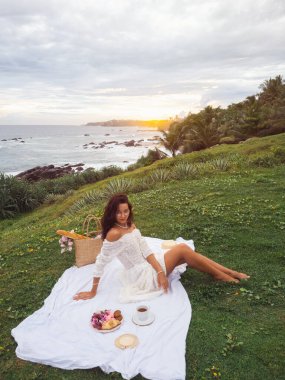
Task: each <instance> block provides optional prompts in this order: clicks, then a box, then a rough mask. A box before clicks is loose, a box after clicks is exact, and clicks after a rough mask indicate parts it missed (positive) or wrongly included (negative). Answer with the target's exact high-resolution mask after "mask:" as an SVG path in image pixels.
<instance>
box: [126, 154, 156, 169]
mask: <svg viewBox="0 0 285 380" xmlns="http://www.w3.org/2000/svg"><path fill="white" fill-rule="evenodd" d="M160 159H161V157H160V155H159V152H158V151H157V150H152V149H149V150H148V152H147V154H146V156H141V157H140V158H139V159H138V160H137V162H135V163H134V164H131V165H129V166H128V169H127V170H128V171H132V170H135V169H138V168H142V167H144V166H148V165H151V164H152V163H154V162H155V161H158V160H160Z"/></svg>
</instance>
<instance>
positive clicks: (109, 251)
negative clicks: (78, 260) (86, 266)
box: [93, 239, 124, 277]
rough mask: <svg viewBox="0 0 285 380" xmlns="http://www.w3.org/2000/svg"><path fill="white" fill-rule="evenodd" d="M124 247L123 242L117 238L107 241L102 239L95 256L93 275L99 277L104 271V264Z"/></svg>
mask: <svg viewBox="0 0 285 380" xmlns="http://www.w3.org/2000/svg"><path fill="white" fill-rule="evenodd" d="M123 249H124V245H123V243H122V242H121V241H120V239H119V240H117V241H113V242H111V241H108V240H106V239H105V240H104V242H103V245H102V248H101V251H100V253H99V255H98V256H97V259H96V262H95V268H94V271H93V276H94V277H101V276H102V275H103V273H104V268H105V266H106V265H107V264H108V263H109V262H111V261H112V260H113V258H114V257H116V256H117V255H118V254H119V253H121V252H122V251H123Z"/></svg>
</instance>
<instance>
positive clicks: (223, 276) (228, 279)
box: [214, 272, 239, 283]
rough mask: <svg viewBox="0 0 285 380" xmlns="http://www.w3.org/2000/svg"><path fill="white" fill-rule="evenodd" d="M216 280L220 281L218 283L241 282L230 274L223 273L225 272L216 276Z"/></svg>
mask: <svg viewBox="0 0 285 380" xmlns="http://www.w3.org/2000/svg"><path fill="white" fill-rule="evenodd" d="M214 278H215V280H218V281H224V282H234V283H239V280H238V279H237V278H234V277H232V276H229V275H228V274H226V273H223V272H221V273H220V274H217V275H216V276H214Z"/></svg>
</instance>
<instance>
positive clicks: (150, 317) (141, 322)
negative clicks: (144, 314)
mask: <svg viewBox="0 0 285 380" xmlns="http://www.w3.org/2000/svg"><path fill="white" fill-rule="evenodd" d="M132 320H133V322H134V324H136V325H139V326H147V325H150V324H151V323H152V322H153V321H154V320H155V315H154V314H153V313H152V312H151V311H150V312H149V317H148V319H146V320H145V321H140V320H139V319H138V317H137V315H136V314H134V315H133V318H132Z"/></svg>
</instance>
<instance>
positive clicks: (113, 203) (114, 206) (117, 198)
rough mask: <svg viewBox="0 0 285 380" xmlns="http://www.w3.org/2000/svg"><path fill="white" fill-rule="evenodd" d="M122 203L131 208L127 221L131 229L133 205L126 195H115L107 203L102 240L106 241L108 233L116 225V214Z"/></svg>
mask: <svg viewBox="0 0 285 380" xmlns="http://www.w3.org/2000/svg"><path fill="white" fill-rule="evenodd" d="M122 203H127V204H128V206H129V210H130V214H129V217H128V220H127V225H128V227H131V225H132V223H133V212H132V208H133V206H132V204H131V203H130V201H129V199H128V197H127V196H126V194H116V195H113V196H112V198H111V199H109V202H108V203H107V205H106V207H105V210H104V214H103V216H102V219H101V226H102V233H101V236H102V239H103V240H104V239H105V238H106V236H107V233H108V232H109V231H110V229H111V228H112V227H114V224H115V223H116V213H117V210H118V206H119V205H120V204H122Z"/></svg>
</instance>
